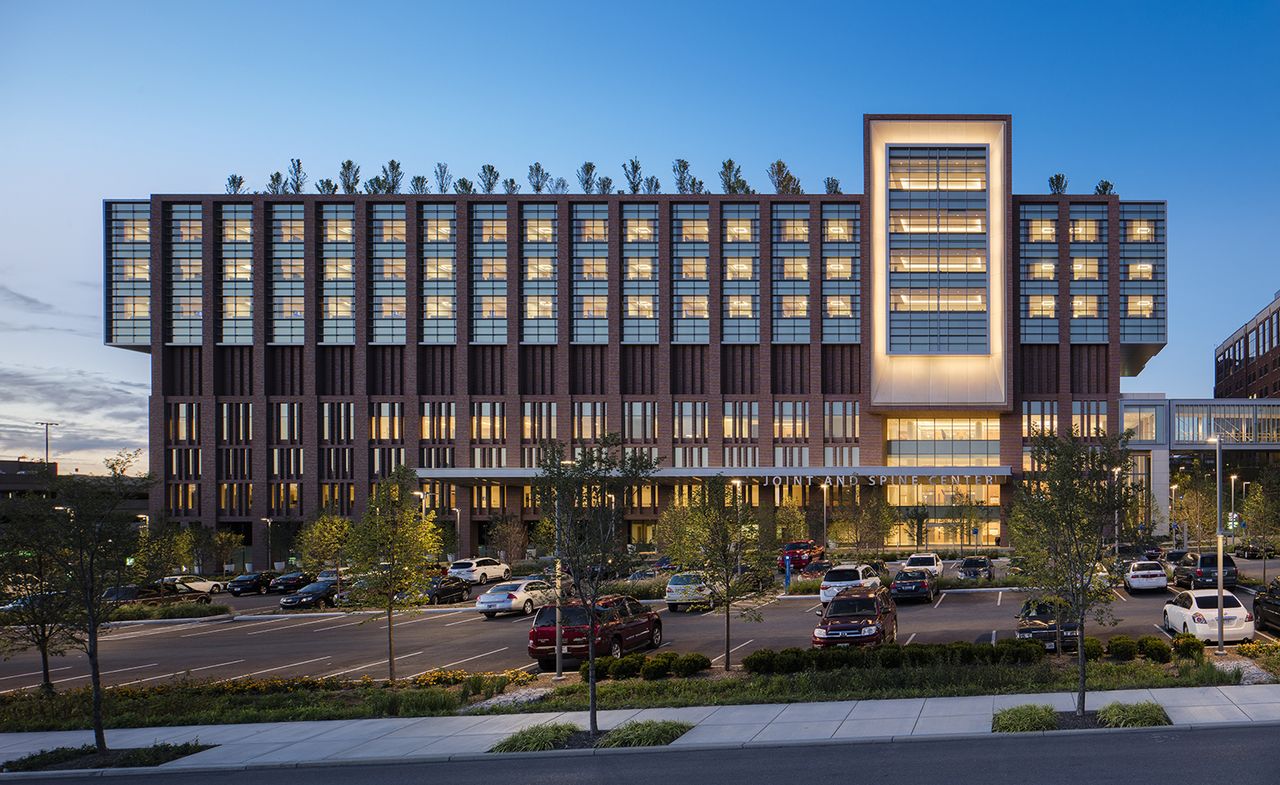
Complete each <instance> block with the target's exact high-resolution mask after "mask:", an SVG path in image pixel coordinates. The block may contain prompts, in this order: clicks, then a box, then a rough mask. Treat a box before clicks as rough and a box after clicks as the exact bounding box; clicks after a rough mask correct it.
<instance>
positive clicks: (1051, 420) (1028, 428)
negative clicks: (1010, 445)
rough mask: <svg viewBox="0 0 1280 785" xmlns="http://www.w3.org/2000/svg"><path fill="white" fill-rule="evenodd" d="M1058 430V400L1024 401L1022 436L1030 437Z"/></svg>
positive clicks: (1051, 433)
mask: <svg viewBox="0 0 1280 785" xmlns="http://www.w3.org/2000/svg"><path fill="white" fill-rule="evenodd" d="M1057 432H1058V402H1057V401H1023V402H1022V438H1024V439H1030V438H1031V437H1033V436H1039V435H1041V434H1046V435H1053V434H1055V433H1057Z"/></svg>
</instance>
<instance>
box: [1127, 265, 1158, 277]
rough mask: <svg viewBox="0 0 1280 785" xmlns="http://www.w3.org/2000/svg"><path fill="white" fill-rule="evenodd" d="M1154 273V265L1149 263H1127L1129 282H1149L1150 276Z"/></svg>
mask: <svg viewBox="0 0 1280 785" xmlns="http://www.w3.org/2000/svg"><path fill="white" fill-rule="evenodd" d="M1154 272H1155V265H1153V264H1152V263H1151V262H1130V263H1129V280H1130V281H1150V280H1151V277H1152V274H1153V273H1154Z"/></svg>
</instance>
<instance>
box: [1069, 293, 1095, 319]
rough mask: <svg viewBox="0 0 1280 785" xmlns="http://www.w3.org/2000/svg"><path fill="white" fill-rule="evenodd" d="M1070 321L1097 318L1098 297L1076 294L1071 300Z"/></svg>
mask: <svg viewBox="0 0 1280 785" xmlns="http://www.w3.org/2000/svg"><path fill="white" fill-rule="evenodd" d="M1071 318H1072V319H1096V318H1098V295H1096V294H1077V295H1074V296H1073V297H1072V298H1071Z"/></svg>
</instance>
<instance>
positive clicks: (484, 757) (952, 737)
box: [0, 720, 1280, 781]
mask: <svg viewBox="0 0 1280 785" xmlns="http://www.w3.org/2000/svg"><path fill="white" fill-rule="evenodd" d="M1239 728H1280V720H1267V721H1261V722H1217V723H1203V724H1194V723H1193V724H1190V725H1161V726H1156V727H1151V728H1083V729H1080V730H1058V731H1038V732H1031V733H991V732H988V733H939V734H935V735H922V736H881V737H875V738H867V739H802V740H797V741H773V742H767V743H763V744H752V743H751V742H740V741H738V742H730V743H726V744H682V745H679V746H673V745H663V746H660V747H631V748H614V749H594V748H591V749H583V750H551V751H548V752H509V753H493V752H483V753H456V754H451V755H415V756H405V757H401V758H347V759H344V760H316V761H305V762H299V761H294V762H283V763H263V764H259V765H256V766H255V765H253V763H252V762H248V763H233V764H227V765H224V766H174V767H166V766H149V767H145V768H132V769H127V768H120V769H63V770H60V771H33V772H8V773H0V781H22V780H41V779H56V778H67V777H142V776H147V775H170V774H176V773H181V774H183V775H199V774H217V773H222V772H228V771H249V770H253V771H270V770H282V769H305V768H313V767H317V766H323V767H325V768H346V767H353V766H403V765H412V764H423V763H477V762H482V761H494V760H536V759H546V758H552V757H555V758H585V757H598V756H599V757H605V756H612V755H639V754H645V753H662V752H676V753H680V752H706V751H711V750H726V749H736V750H742V749H793V748H797V747H823V746H831V745H833V744H839V745H858V746H860V745H865V744H897V743H902V742H907V743H912V744H916V743H921V742H931V741H979V740H984V739H987V740H989V739H1003V738H1008V739H1030V738H1035V739H1040V738H1045V737H1053V736H1087V735H1099V734H1115V733H1189V732H1192V731H1203V730H1214V729H1224V730H1231V729H1239Z"/></svg>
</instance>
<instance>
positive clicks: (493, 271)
mask: <svg viewBox="0 0 1280 785" xmlns="http://www.w3.org/2000/svg"><path fill="white" fill-rule="evenodd" d="M473 264H474V265H475V266H476V272H477V273H478V274H479V277H480V280H482V281H505V280H507V260H506V259H505V258H502V257H486V258H481V259H476V260H475V261H474V262H473Z"/></svg>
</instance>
